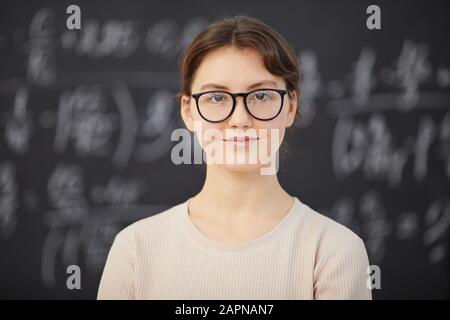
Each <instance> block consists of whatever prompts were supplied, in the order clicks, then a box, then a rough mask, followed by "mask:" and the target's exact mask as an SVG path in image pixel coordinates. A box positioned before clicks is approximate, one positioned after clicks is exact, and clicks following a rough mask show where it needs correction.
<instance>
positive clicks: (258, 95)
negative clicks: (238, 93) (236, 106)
mask: <svg viewBox="0 0 450 320" xmlns="http://www.w3.org/2000/svg"><path fill="white" fill-rule="evenodd" d="M255 97H256V99H257V100H264V98H265V97H266V94H265V93H263V92H258V93H256V94H255Z"/></svg>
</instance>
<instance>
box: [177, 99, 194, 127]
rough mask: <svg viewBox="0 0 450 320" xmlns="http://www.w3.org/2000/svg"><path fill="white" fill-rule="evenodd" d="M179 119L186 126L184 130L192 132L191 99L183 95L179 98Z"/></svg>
mask: <svg viewBox="0 0 450 320" xmlns="http://www.w3.org/2000/svg"><path fill="white" fill-rule="evenodd" d="M180 102H181V109H180V112H181V118H182V119H183V122H184V125H185V126H186V128H187V129H188V130H189V131H191V132H194V119H193V117H192V109H191V107H193V106H191V102H192V99H191V98H190V97H189V96H187V95H183V96H182V97H181V101H180Z"/></svg>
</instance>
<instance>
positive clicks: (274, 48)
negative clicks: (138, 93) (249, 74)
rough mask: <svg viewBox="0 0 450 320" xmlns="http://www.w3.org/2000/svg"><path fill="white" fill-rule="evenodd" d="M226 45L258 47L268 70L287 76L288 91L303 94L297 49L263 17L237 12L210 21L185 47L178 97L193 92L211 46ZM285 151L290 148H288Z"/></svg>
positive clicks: (244, 47)
mask: <svg viewBox="0 0 450 320" xmlns="http://www.w3.org/2000/svg"><path fill="white" fill-rule="evenodd" d="M225 46H232V47H235V48H237V49H246V48H252V49H256V50H257V51H259V52H260V53H261V55H262V57H263V61H264V65H265V67H266V68H267V70H268V71H269V72H270V73H272V74H273V75H275V76H280V77H282V78H283V79H284V80H285V82H286V89H287V90H288V91H289V95H291V94H292V92H293V91H294V92H295V93H296V94H297V97H298V99H299V98H300V89H299V87H298V81H299V64H298V60H297V56H296V53H295V51H294V49H293V48H292V47H291V46H290V45H289V43H288V42H287V41H286V40H285V39H284V38H283V36H281V35H280V34H279V33H278V32H276V31H275V30H273V29H272V28H271V27H269V26H268V25H267V24H265V23H264V22H262V21H261V20H258V19H256V18H252V17H249V16H246V15H237V16H234V17H223V18H221V19H219V20H217V21H215V22H213V23H211V24H209V25H208V26H207V27H206V28H205V29H203V30H202V31H201V32H200V33H199V34H198V35H197V36H196V37H195V38H194V40H193V41H192V43H191V44H190V45H189V47H188V48H187V49H186V50H185V52H184V53H183V55H182V57H181V66H180V69H181V90H180V92H179V93H178V94H177V98H178V99H181V98H182V96H183V95H187V96H189V95H190V94H191V93H192V92H191V86H192V82H193V80H194V77H195V74H196V71H197V69H198V67H199V66H200V64H201V62H202V61H203V59H204V57H205V56H206V55H207V54H208V53H209V52H211V51H212V50H214V49H218V48H221V47H225ZM298 117H300V111H299V108H297V113H296V119H297V118H298ZM288 131H289V130H287V131H286V132H288ZM280 151H282V148H281V149H280ZM284 151H288V150H287V148H286V150H284ZM280 153H281V152H280Z"/></svg>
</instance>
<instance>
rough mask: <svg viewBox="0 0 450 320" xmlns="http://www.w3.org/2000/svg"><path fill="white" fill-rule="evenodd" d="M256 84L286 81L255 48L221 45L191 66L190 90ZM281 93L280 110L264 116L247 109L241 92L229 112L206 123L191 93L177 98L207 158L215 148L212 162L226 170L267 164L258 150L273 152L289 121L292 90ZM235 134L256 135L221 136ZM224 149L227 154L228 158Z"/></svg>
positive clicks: (247, 87) (294, 101) (273, 85)
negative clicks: (240, 139) (259, 117)
mask: <svg viewBox="0 0 450 320" xmlns="http://www.w3.org/2000/svg"><path fill="white" fill-rule="evenodd" d="M258 88H272V89H284V90H285V89H286V83H285V81H284V79H283V78H281V77H279V76H274V75H273V74H271V73H270V72H269V71H268V70H267V69H266V68H265V66H264V62H263V58H262V56H261V54H260V53H259V52H258V51H257V50H254V49H243V50H238V49H235V48H232V47H223V48H219V49H216V50H214V51H212V52H210V53H209V54H207V55H206V56H205V58H204V59H203V61H202V63H201V64H200V66H199V67H198V69H197V71H196V74H195V77H194V80H193V83H192V88H191V92H192V93H201V92H205V91H211V90H225V91H229V92H231V93H236V92H248V91H251V90H254V89H258ZM216 98H217V97H216ZM283 99H284V101H283V108H282V110H281V112H280V113H279V114H278V116H277V117H275V118H274V119H272V120H269V121H263V120H257V119H255V118H253V117H252V116H251V115H250V114H249V113H248V112H247V110H246V108H245V105H244V102H243V98H242V97H238V98H236V107H235V109H234V112H233V113H232V115H231V116H230V117H228V118H227V119H225V120H224V121H222V122H218V123H211V122H208V121H206V120H204V119H203V118H202V117H201V116H200V114H199V112H198V110H197V107H196V103H195V100H194V98H190V99H189V97H187V96H183V98H182V101H181V115H182V118H183V121H184V123H185V124H186V127H187V128H188V129H189V130H190V131H192V132H195V133H196V136H197V138H198V141H199V143H200V145H201V146H202V148H203V150H204V151H205V153H206V154H207V163H211V162H210V158H209V156H208V155H210V154H214V155H215V157H216V158H215V161H216V164H218V165H223V166H224V167H225V168H227V169H229V170H233V171H239V172H245V171H252V170H256V169H259V168H261V167H262V166H266V165H267V162H264V161H261V160H262V157H261V155H263V154H264V155H265V156H264V157H265V158H267V157H273V156H274V153H275V152H276V151H277V150H278V148H279V146H280V144H281V142H282V141H283V138H284V133H285V129H286V128H287V127H290V126H291V125H292V124H293V122H294V118H295V113H296V110H297V96H296V95H295V94H294V95H293V96H292V97H289V95H287V94H286V95H285V96H284V98H283ZM234 136H238V137H242V136H250V137H252V138H256V140H251V141H250V144H247V145H237V144H235V143H234V142H232V141H224V140H230V139H231V140H232V139H233V137H234ZM210 143H213V144H214V145H210ZM212 150H215V151H212ZM218 150H220V152H222V157H219V156H218V155H219V153H218ZM227 155H229V156H230V155H231V156H230V157H229V158H227ZM251 156H253V159H255V156H256V159H257V161H256V163H255V161H251V160H250V159H251ZM238 157H241V160H240V161H238V160H237V159H238ZM218 159H222V161H219V160H218ZM230 159H232V161H230ZM242 159H245V161H242ZM242 162H244V163H242Z"/></svg>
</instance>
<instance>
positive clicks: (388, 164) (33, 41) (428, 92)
mask: <svg viewBox="0 0 450 320" xmlns="http://www.w3.org/2000/svg"><path fill="white" fill-rule="evenodd" d="M69 4H77V5H79V6H80V8H81V30H79V31H68V30H67V28H66V25H65V22H66V18H67V16H68V15H67V14H66V7H67V6H68V5H69ZM370 4H377V5H379V6H380V8H381V26H382V29H381V30H368V29H367V28H366V19H367V17H368V14H366V8H367V6H368V5H370ZM449 8H450V5H449V4H448V2H445V1H433V2H431V1H417V2H413V1H389V2H387V1H377V2H373V3H372V2H365V1H302V2H300V1H285V0H282V1H261V0H258V1H220V2H216V1H183V2H182V1H177V2H175V1H76V2H70V3H69V2H68V3H64V2H62V1H53V2H44V1H2V2H1V4H0V298H13V299H16V298H32V299H41V298H51V299H53V298H63V299H69V298H75V299H81V298H87V299H91V298H95V296H96V292H97V288H98V283H99V280H100V276H101V272H102V270H103V266H104V263H105V259H106V255H107V253H108V250H109V247H110V245H111V243H112V240H113V238H114V236H115V234H116V233H117V232H118V231H119V230H120V229H122V228H123V227H125V226H126V225H128V224H130V223H131V222H133V221H136V220H137V219H140V218H143V217H147V216H150V215H152V214H155V213H158V212H160V211H162V210H164V209H166V208H169V207H171V206H173V205H175V204H177V203H180V202H183V201H185V200H186V199H187V198H188V197H190V196H192V195H194V194H196V193H197V192H198V191H199V190H200V188H201V186H202V182H203V179H204V174H205V172H204V168H203V167H202V166H201V165H179V166H177V165H175V164H173V163H172V162H171V158H170V152H171V147H172V146H174V145H175V143H176V142H171V141H170V134H171V132H172V131H173V130H174V129H175V128H180V127H183V124H182V123H181V122H180V116H179V111H178V108H179V105H178V103H177V101H176V100H175V97H174V95H175V94H176V92H177V90H178V89H179V74H178V65H179V57H180V54H181V52H182V50H183V49H184V48H185V47H186V46H187V44H189V42H190V40H192V38H193V37H194V36H195V34H196V33H197V32H198V31H199V30H200V29H201V28H203V27H204V26H206V25H207V24H208V23H210V22H212V21H213V20H214V19H216V18H218V17H221V16H223V15H234V14H239V13H243V14H247V15H250V16H253V17H257V18H260V19H262V20H263V21H265V22H266V23H268V24H269V25H270V26H272V27H273V28H274V29H275V30H277V31H279V32H280V33H281V34H282V35H284V36H285V37H286V39H287V40H288V41H289V42H290V43H291V44H292V46H293V47H294V49H295V50H296V51H297V52H298V55H299V59H300V63H301V72H302V80H301V82H300V88H301V91H302V93H301V94H302V96H301V100H300V109H301V112H303V119H302V121H301V122H299V123H297V126H296V127H295V132H296V134H295V136H294V137H293V138H292V140H291V154H290V157H289V158H288V160H286V161H284V162H283V163H282V164H281V167H282V168H281V171H280V172H279V177H280V180H281V182H282V185H283V186H284V187H285V188H286V190H287V191H288V192H289V193H291V194H292V195H295V196H297V197H299V199H301V200H302V201H303V202H305V203H307V204H308V205H310V206H311V207H312V208H314V209H316V210H317V211H319V212H321V213H323V214H325V215H327V216H329V217H332V218H334V219H336V220H337V221H339V222H341V223H343V224H345V225H347V226H348V227H350V228H351V229H352V230H354V231H355V232H356V233H357V234H358V235H359V236H361V237H362V238H363V240H364V241H365V244H366V248H367V250H368V253H369V259H370V262H371V264H375V265H379V266H380V269H381V289H379V290H374V292H373V295H374V298H375V299H411V298H412V299H418V298H425V299H443V298H447V299H448V298H449V296H450V293H449V256H448V250H449V242H448V225H449V221H450V192H449V191H450V188H449V178H450V112H449V109H450V108H449V107H450V71H449V68H450V46H449V41H448V31H449V30H450V28H449V26H450V19H448V16H449V13H450V10H449ZM134 129H136V130H134ZM71 264H77V265H79V266H80V268H81V270H82V281H81V283H82V284H81V285H82V288H81V290H72V291H71V290H68V289H67V287H66V278H67V276H68V275H67V274H66V268H67V266H68V265H71Z"/></svg>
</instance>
